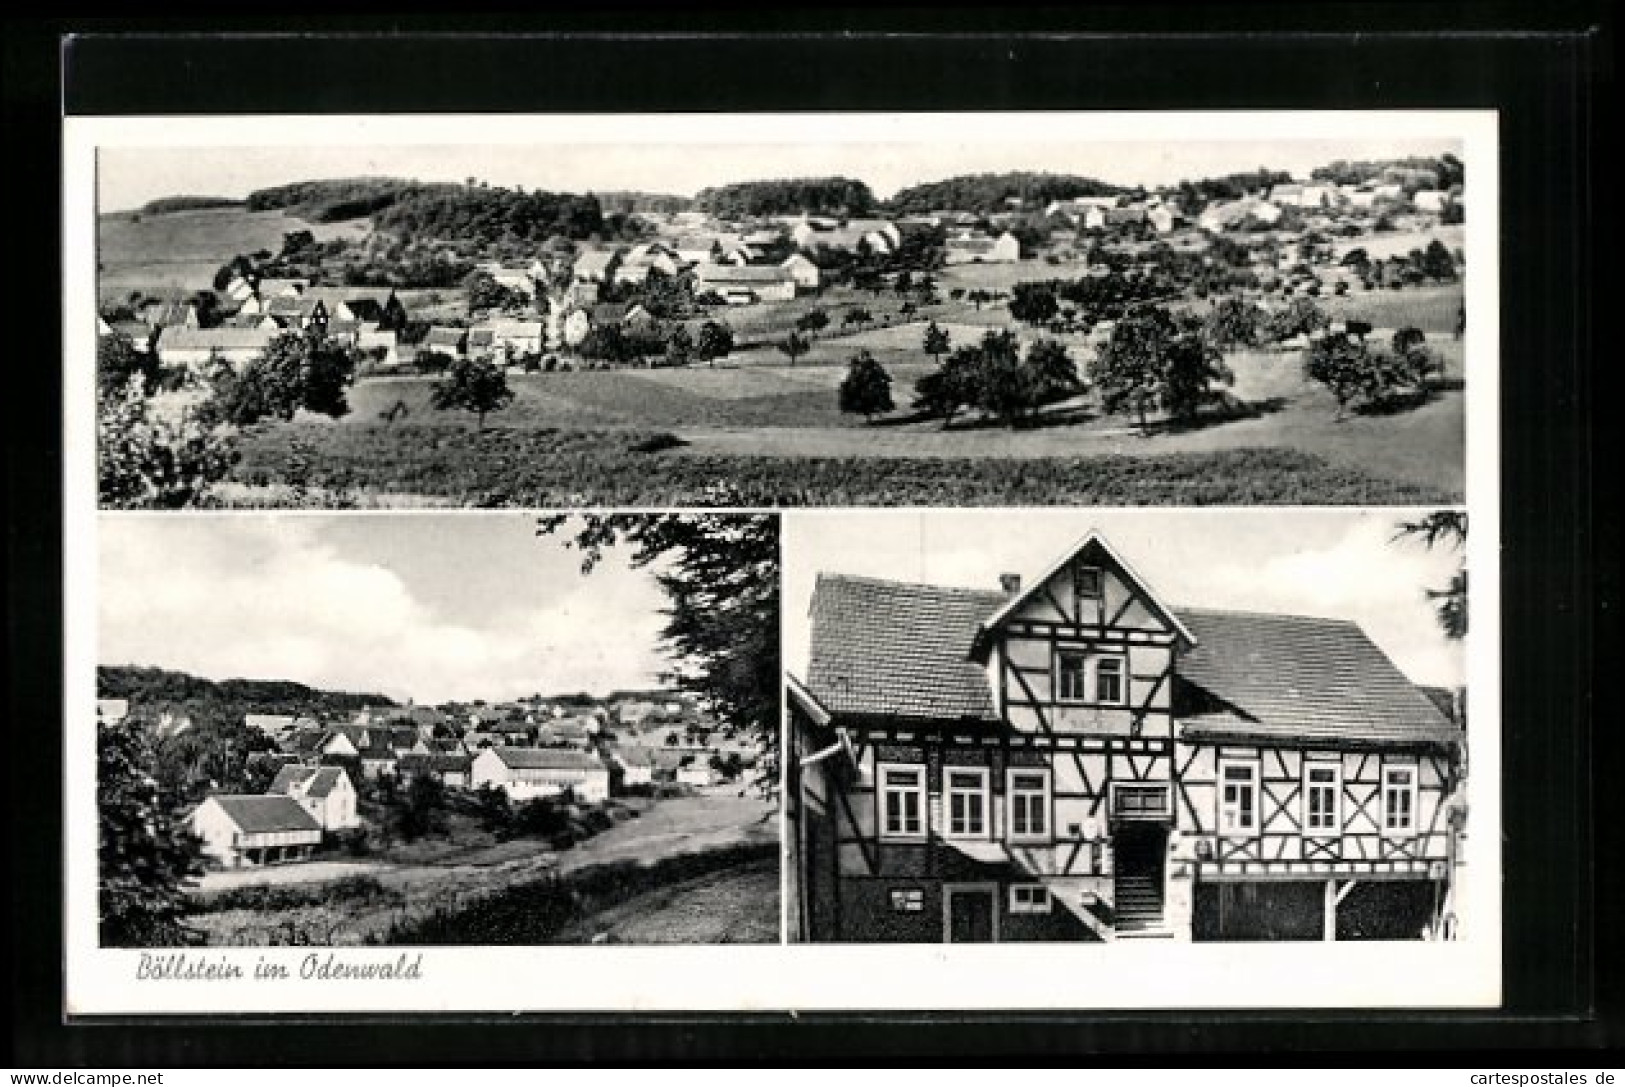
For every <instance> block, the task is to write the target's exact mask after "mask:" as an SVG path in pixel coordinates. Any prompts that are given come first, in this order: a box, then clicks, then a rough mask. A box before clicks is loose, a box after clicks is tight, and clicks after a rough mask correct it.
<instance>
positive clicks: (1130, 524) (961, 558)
mask: <svg viewBox="0 0 1625 1087" xmlns="http://www.w3.org/2000/svg"><path fill="white" fill-rule="evenodd" d="M1416 516H1417V514H1416V512H1415V511H1412V510H1360V511H1344V510H1297V509H1292V510H1286V509H1282V510H1274V509H1244V510H1098V509H1093V510H991V509H989V510H924V511H921V510H913V511H889V510H888V511H855V510H854V511H840V512H820V513H815V514H811V515H805V516H803V515H798V516H796V517H790V518H787V519H786V523H785V526H784V555H785V560H784V563H785V582H784V609H785V616H786V620H785V621H786V627H787V629H786V633H785V647H784V659H785V661H786V662H787V664H788V666H789V667H790V668H791V669H792V670H795V671H797V672H798V674H801V675H805V674H806V672H805V668H806V661H807V639H808V619H807V615H808V607H809V605H810V604H811V601H812V591H813V586H814V583H815V580H816V578H817V575H818V574H819V573H820V572H826V573H843V574H856V575H862V576H866V577H879V578H888V579H892V580H898V581H914V582H922V583H925V584H936V585H962V586H966V587H970V588H979V589H992V590H997V589H998V588H999V575H1000V574H1002V573H1007V572H1008V573H1018V574H1021V575H1022V579H1023V583H1024V584H1027V585H1031V584H1032V583H1033V582H1034V581H1035V580H1036V579H1037V578H1038V577H1039V576H1040V575H1041V574H1043V573H1044V571H1046V570H1047V569H1049V567H1050V566H1052V565H1053V564H1054V563H1055V562H1056V561H1058V560H1059V559H1060V558H1061V557H1062V556H1063V555H1064V554H1066V552H1067V551H1069V550H1070V549H1071V547H1072V546H1073V545H1075V544H1076V543H1078V542H1079V541H1080V540H1081V539H1082V538H1083V537H1084V536H1086V535H1087V534H1088V533H1089V531H1090V530H1091V529H1098V530H1099V531H1100V532H1101V533H1102V535H1103V536H1104V537H1105V538H1106V540H1107V542H1109V543H1110V544H1111V546H1112V548H1113V549H1114V550H1115V551H1116V552H1117V553H1118V554H1119V555H1121V556H1122V557H1123V558H1124V559H1125V560H1126V561H1127V562H1128V563H1129V565H1131V566H1132V567H1134V569H1135V570H1136V571H1137V572H1138V573H1139V574H1140V575H1141V576H1142V577H1143V578H1144V579H1145V580H1146V581H1147V583H1149V585H1150V587H1151V590H1152V591H1153V592H1154V593H1155V594H1156V595H1157V596H1158V598H1159V599H1161V600H1162V601H1163V602H1164V603H1167V604H1170V605H1173V606H1175V607H1178V606H1181V605H1183V606H1188V607H1208V608H1224V609H1233V610H1237V611H1255V612H1270V613H1280V614H1290V615H1312V616H1319V617H1324V618H1334V619H1348V620H1352V621H1354V622H1355V623H1358V624H1359V625H1360V627H1361V628H1362V629H1363V630H1364V631H1365V632H1366V634H1367V635H1368V636H1369V637H1370V638H1371V640H1372V641H1373V642H1375V643H1376V644H1377V645H1378V646H1379V647H1381V648H1382V649H1383V651H1384V652H1386V653H1387V654H1388V656H1389V658H1390V659H1391V660H1393V662H1394V663H1395V664H1396V665H1397V666H1398V667H1399V669H1400V671H1401V672H1403V673H1405V675H1406V676H1407V677H1408V678H1410V680H1411V681H1412V682H1413V683H1422V684H1435V685H1439V686H1456V685H1458V684H1461V683H1462V682H1463V681H1464V676H1465V653H1464V651H1463V648H1462V646H1461V645H1460V644H1459V643H1452V642H1450V641H1449V640H1448V639H1446V638H1445V637H1444V635H1443V634H1442V633H1441V632H1440V629H1439V626H1438V622H1437V620H1436V618H1435V616H1434V613H1433V610H1432V607H1431V605H1430V603H1429V602H1428V601H1427V599H1426V598H1425V596H1424V592H1423V590H1424V589H1425V588H1426V587H1433V586H1442V585H1444V584H1446V583H1447V582H1448V581H1449V579H1450V575H1451V574H1452V573H1453V572H1454V570H1455V569H1456V565H1457V561H1458V559H1459V555H1457V554H1456V553H1455V552H1452V551H1450V550H1449V549H1448V548H1446V547H1444V546H1442V545H1440V546H1438V547H1436V548H1435V549H1434V550H1433V551H1431V552H1430V551H1429V550H1428V549H1427V548H1426V547H1424V546H1423V545H1422V544H1421V543H1420V542H1419V541H1412V540H1402V541H1398V542H1393V536H1394V532H1395V528H1396V526H1397V525H1398V524H1399V523H1400V522H1401V521H1404V520H1408V519H1409V520H1414V519H1415V518H1416Z"/></svg>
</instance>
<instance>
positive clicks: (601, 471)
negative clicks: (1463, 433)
mask: <svg viewBox="0 0 1625 1087" xmlns="http://www.w3.org/2000/svg"><path fill="white" fill-rule="evenodd" d="M295 431H296V428H289V427H283V428H278V429H271V430H261V431H258V432H256V433H254V434H251V435H248V436H246V437H245V440H244V443H243V451H244V457H243V461H242V463H241V464H239V465H238V467H237V469H236V471H235V473H234V478H235V480H236V481H237V483H238V484H239V485H240V486H239V487H238V488H236V489H232V488H229V487H228V488H226V489H225V490H224V492H223V495H222V501H223V502H224V503H225V504H229V505H233V506H250V507H252V506H261V505H264V506H279V505H301V504H313V505H324V506H329V505H339V506H345V505H348V506H383V505H393V504H402V503H404V504H414V503H416V504H425V503H424V500H425V499H427V503H428V504H435V503H445V504H449V505H459V506H536V507H579V506H591V505H610V506H651V505H653V506H665V505H739V506H754V505H763V506H800V505H826V504H829V505H892V504H905V505H914V504H917V505H1066V504H1074V503H1097V504H1117V505H1162V504H1182V505H1212V504H1408V503H1422V502H1437V501H1445V500H1449V498H1450V496H1451V493H1450V492H1449V491H1448V490H1446V489H1445V488H1442V487H1434V486H1428V485H1425V484H1418V483H1413V482H1409V481H1401V480H1395V479H1390V478H1382V477H1378V476H1376V475H1373V474H1371V473H1369V472H1366V471H1363V470H1361V469H1360V468H1359V467H1357V466H1355V465H1352V464H1347V463H1341V464H1338V463H1332V462H1330V461H1328V460H1326V459H1324V458H1321V457H1318V456H1315V455H1313V454H1309V453H1303V452H1299V451H1296V450H1292V449H1271V448H1248V449H1232V450H1221V451H1216V452H1200V453H1168V454H1143V453H1120V454H1111V453H1107V454H1098V455H1089V456H1003V457H999V456H994V457H974V456H958V457H953V456H893V455H886V454H883V453H882V454H862V455H810V456H796V455H787V456H771V455H762V454H752V453H721V454H719V453H713V452H700V451H695V450H690V449H688V448H685V447H684V445H683V444H682V443H681V440H678V444H676V445H675V446H672V445H670V444H669V442H670V440H671V439H670V437H669V436H664V435H662V434H661V433H659V432H650V431H641V430H632V429H620V430H589V429H570V430H560V429H553V428H544V427H537V428H531V429H506V428H500V429H495V428H493V429H487V430H485V431H483V432H480V431H474V430H467V429H444V428H434V427H428V428H425V427H414V426H394V427H384V426H381V425H379V426H354V427H346V426H336V427H324V428H310V429H307V430H304V431H303V432H302V436H300V437H293V436H292V435H293V433H294V432H295ZM758 433H761V434H764V435H765V434H768V433H770V432H769V431H767V430H765V429H763V430H761V431H759V432H758ZM750 437H751V435H750V434H749V433H747V434H746V438H747V440H748V439H749V438H750ZM764 444H765V443H764ZM290 478H295V479H296V482H297V489H296V490H294V491H291V492H290V491H288V490H286V489H279V488H278V487H277V486H275V485H276V484H278V483H285V482H286V481H288V480H289V479H290Z"/></svg>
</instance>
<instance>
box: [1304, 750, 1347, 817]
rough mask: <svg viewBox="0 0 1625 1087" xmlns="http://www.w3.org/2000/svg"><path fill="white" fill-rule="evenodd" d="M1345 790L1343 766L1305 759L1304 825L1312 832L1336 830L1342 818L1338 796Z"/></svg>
mask: <svg viewBox="0 0 1625 1087" xmlns="http://www.w3.org/2000/svg"><path fill="white" fill-rule="evenodd" d="M1342 792H1343V768H1342V766H1341V765H1339V764H1338V763H1314V762H1310V763H1305V764H1304V768H1303V829H1304V831H1305V832H1306V833H1309V834H1336V833H1337V831H1338V828H1339V827H1341V826H1342V823H1343V820H1342V818H1341V816H1340V815H1339V812H1338V797H1339V796H1341V795H1342Z"/></svg>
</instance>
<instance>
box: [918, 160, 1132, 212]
mask: <svg viewBox="0 0 1625 1087" xmlns="http://www.w3.org/2000/svg"><path fill="white" fill-rule="evenodd" d="M1124 191H1126V190H1124V189H1123V188H1122V187H1121V186H1119V185H1112V184H1109V183H1107V182H1104V181H1097V180H1096V179H1094V178H1092V177H1080V176H1078V175H1076V174H1050V173H1034V172H1032V171H1028V170H1015V171H1011V172H1008V173H1000V174H962V175H960V176H958V177H949V178H944V179H943V180H941V181H927V182H924V183H922V184H919V185H910V186H908V187H907V188H905V189H899V190H898V191H897V193H896V194H895V195H894V196H892V198H891V199H890V200H888V201H886V206H887V207H888V208H890V209H891V210H892V211H894V212H896V213H898V214H900V215H919V214H923V213H925V212H929V211H937V210H939V209H949V208H951V209H952V210H954V211H973V212H984V213H985V212H992V211H1002V210H1005V209H1006V207H1007V204H1006V201H1007V200H1008V199H1009V198H1011V197H1016V198H1019V199H1020V200H1021V201H1022V203H1023V204H1024V205H1026V206H1029V207H1030V206H1032V205H1033V204H1048V203H1050V202H1051V201H1053V200H1071V199H1073V198H1074V197H1079V196H1115V195H1117V194H1118V193H1121V192H1124Z"/></svg>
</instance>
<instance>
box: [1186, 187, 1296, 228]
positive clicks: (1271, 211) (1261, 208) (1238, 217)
mask: <svg viewBox="0 0 1625 1087" xmlns="http://www.w3.org/2000/svg"><path fill="white" fill-rule="evenodd" d="M1281 214H1282V213H1281V209H1280V208H1279V207H1277V206H1276V205H1274V204H1271V203H1269V202H1268V201H1266V200H1260V199H1258V198H1257V197H1255V196H1248V197H1243V198H1242V199H1240V200H1231V201H1228V202H1225V203H1215V204H1209V205H1208V206H1207V207H1206V208H1204V209H1202V214H1201V215H1199V216H1198V217H1197V220H1196V225H1197V226H1199V227H1201V228H1202V229H1203V230H1206V231H1210V232H1213V233H1218V232H1220V231H1225V230H1240V229H1241V228H1242V227H1244V226H1246V225H1248V224H1249V223H1258V224H1261V225H1263V226H1273V225H1274V224H1275V223H1277V222H1279V221H1280V218H1281Z"/></svg>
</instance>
